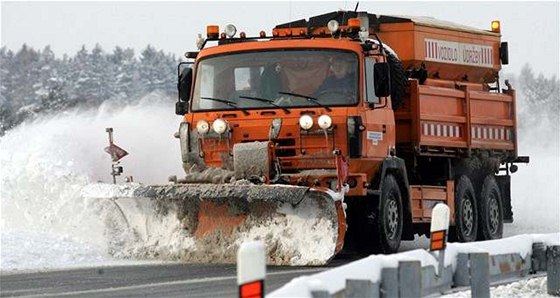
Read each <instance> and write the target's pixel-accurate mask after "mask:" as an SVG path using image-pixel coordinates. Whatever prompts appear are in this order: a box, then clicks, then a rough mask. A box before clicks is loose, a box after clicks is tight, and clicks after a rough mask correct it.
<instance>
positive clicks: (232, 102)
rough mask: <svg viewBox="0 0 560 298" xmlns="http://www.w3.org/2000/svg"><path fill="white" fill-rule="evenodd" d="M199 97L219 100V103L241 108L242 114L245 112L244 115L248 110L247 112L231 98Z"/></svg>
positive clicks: (247, 113)
mask: <svg viewBox="0 0 560 298" xmlns="http://www.w3.org/2000/svg"><path fill="white" fill-rule="evenodd" d="M200 99H206V100H212V101H217V102H221V103H224V104H226V105H228V106H230V107H233V108H236V109H239V110H241V111H242V112H243V114H245V115H249V112H247V110H245V109H242V108H240V107H238V106H237V103H236V102H234V101H231V100H227V99H221V98H214V97H201V98H200Z"/></svg>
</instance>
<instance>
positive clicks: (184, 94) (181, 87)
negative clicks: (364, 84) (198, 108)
mask: <svg viewBox="0 0 560 298" xmlns="http://www.w3.org/2000/svg"><path fill="white" fill-rule="evenodd" d="M192 72H193V71H192V68H190V67H186V68H184V69H183V70H182V71H181V74H180V75H179V81H178V82H177V89H178V91H179V99H180V100H182V101H185V102H188V101H189V99H190V96H191V88H192Z"/></svg>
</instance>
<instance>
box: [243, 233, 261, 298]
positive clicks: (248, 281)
mask: <svg viewBox="0 0 560 298" xmlns="http://www.w3.org/2000/svg"><path fill="white" fill-rule="evenodd" d="M265 276H266V250H265V245H264V243H263V242H261V241H251V242H244V243H242V244H241V246H240V247H239V250H238V251H237V285H238V286H239V297H240V298H262V297H264V279H265Z"/></svg>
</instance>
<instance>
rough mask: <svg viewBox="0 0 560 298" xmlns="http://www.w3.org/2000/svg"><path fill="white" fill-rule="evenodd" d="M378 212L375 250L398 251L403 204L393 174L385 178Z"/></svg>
mask: <svg viewBox="0 0 560 298" xmlns="http://www.w3.org/2000/svg"><path fill="white" fill-rule="evenodd" d="M378 214H379V216H377V233H376V235H375V241H374V244H375V246H376V247H375V251H376V252H381V253H394V252H397V250H398V249H399V246H400V243H401V237H402V230H403V205H402V196H401V191H400V189H399V186H398V184H397V181H396V180H395V177H394V176H393V175H391V174H387V176H385V179H384V180H383V186H382V189H381V197H380V202H379V210H378Z"/></svg>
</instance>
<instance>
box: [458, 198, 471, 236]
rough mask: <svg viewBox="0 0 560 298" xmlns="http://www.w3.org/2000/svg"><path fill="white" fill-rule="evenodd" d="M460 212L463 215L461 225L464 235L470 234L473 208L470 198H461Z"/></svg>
mask: <svg viewBox="0 0 560 298" xmlns="http://www.w3.org/2000/svg"><path fill="white" fill-rule="evenodd" d="M461 211H462V212H461V213H462V215H463V220H462V227H463V231H464V232H465V235H470V234H471V233H472V231H473V226H474V208H473V204H472V202H471V200H470V199H466V200H463V203H462V204H461Z"/></svg>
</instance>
